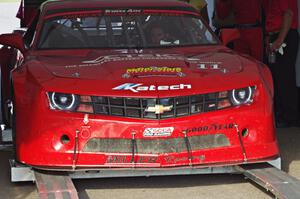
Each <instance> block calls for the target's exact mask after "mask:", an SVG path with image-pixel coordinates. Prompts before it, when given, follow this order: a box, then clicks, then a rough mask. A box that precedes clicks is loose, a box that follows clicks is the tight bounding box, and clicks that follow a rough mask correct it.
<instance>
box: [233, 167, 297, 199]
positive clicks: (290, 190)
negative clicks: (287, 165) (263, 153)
mask: <svg viewBox="0 0 300 199" xmlns="http://www.w3.org/2000/svg"><path fill="white" fill-rule="evenodd" d="M236 169H237V171H240V172H241V173H242V174H243V175H244V176H246V177H247V178H249V179H250V180H252V181H253V182H255V183H257V184H258V185H259V186H261V187H263V188H265V189H266V190H267V191H270V192H271V193H272V194H274V196H275V197H276V198H279V199H299V198H300V180H298V179H296V178H294V177H292V176H290V175H288V174H287V173H285V172H283V171H281V170H279V169H277V168H276V167H273V166H271V165H270V164H268V163H263V164H253V165H242V166H236Z"/></svg>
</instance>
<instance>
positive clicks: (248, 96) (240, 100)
mask: <svg viewBox="0 0 300 199" xmlns="http://www.w3.org/2000/svg"><path fill="white" fill-rule="evenodd" d="M252 97H253V88H251V87H247V88H240V89H234V90H232V91H231V96H230V99H231V102H232V103H233V104H234V105H241V104H247V103H249V102H251V101H252Z"/></svg>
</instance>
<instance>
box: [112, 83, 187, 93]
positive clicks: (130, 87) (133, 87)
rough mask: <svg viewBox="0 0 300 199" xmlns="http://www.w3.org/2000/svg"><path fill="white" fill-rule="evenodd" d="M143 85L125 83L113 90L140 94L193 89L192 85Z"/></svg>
mask: <svg viewBox="0 0 300 199" xmlns="http://www.w3.org/2000/svg"><path fill="white" fill-rule="evenodd" d="M142 85H143V84H135V83H125V84H122V85H120V86H116V87H115V88H113V90H130V91H132V92H134V93H138V92H139V91H169V90H185V89H192V85H191V84H177V85H170V86H165V85H163V86H155V85H150V86H142Z"/></svg>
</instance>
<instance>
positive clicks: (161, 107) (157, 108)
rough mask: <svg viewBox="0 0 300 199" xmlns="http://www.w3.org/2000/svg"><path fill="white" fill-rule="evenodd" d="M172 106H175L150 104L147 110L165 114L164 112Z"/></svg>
mask: <svg viewBox="0 0 300 199" xmlns="http://www.w3.org/2000/svg"><path fill="white" fill-rule="evenodd" d="M172 108H173V106H164V105H158V104H156V105H155V106H148V107H147V108H146V110H145V111H146V112H151V113H155V114H163V113H164V112H167V111H171V110H172Z"/></svg>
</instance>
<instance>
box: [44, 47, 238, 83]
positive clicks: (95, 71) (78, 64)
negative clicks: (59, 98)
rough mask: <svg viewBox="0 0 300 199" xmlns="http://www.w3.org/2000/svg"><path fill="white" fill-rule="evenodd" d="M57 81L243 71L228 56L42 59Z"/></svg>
mask: <svg viewBox="0 0 300 199" xmlns="http://www.w3.org/2000/svg"><path fill="white" fill-rule="evenodd" d="M40 58H41V61H42V62H43V65H44V66H45V67H46V68H47V69H48V70H49V71H50V72H51V73H52V74H53V75H55V76H57V77H68V78H80V79H102V80H104V79H107V80H112V79H114V80H116V79H127V80H136V79H140V81H141V80H142V81H146V79H149V78H151V81H152V80H153V78H155V79H156V80H159V79H161V78H162V77H164V78H171V79H172V78H176V79H177V78H178V77H180V79H191V78H206V77H207V78H211V77H215V76H218V77H225V76H228V75H231V74H234V73H239V72H241V71H243V66H242V64H241V61H240V59H239V58H238V56H236V55H234V54H229V53H225V52H212V53H202V54H198V55H192V56H191V55H185V56H184V55H182V54H150V53H149V54H146V53H145V54H112V55H103V56H101V55H98V56H97V55H96V56H92V57H88V56H86V57H73V58H70V57H68V58H65V57H61V58H60V57H56V56H55V57H52V56H49V57H40Z"/></svg>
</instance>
